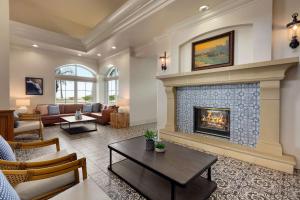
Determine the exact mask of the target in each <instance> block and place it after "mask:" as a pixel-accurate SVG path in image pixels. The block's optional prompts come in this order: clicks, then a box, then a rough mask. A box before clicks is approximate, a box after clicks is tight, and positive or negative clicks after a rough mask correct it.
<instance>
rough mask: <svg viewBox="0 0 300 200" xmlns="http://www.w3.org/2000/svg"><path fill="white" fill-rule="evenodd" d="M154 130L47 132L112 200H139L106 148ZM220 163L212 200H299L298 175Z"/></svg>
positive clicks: (222, 160)
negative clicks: (112, 168) (83, 163)
mask: <svg viewBox="0 0 300 200" xmlns="http://www.w3.org/2000/svg"><path fill="white" fill-rule="evenodd" d="M155 127H156V124H147V125H142V126H135V127H131V128H129V129H112V128H110V127H109V126H106V127H104V126H98V131H97V132H96V131H95V132H90V133H82V134H77V135H69V134H67V133H65V132H63V131H61V130H60V128H59V127H58V126H53V127H47V128H45V138H46V139H50V138H54V137H59V138H60V142H61V147H62V149H67V150H68V151H69V152H76V153H77V154H78V157H82V156H84V157H86V158H87V165H88V175H89V178H91V179H93V180H94V181H95V182H96V183H97V184H98V186H99V187H100V188H101V189H102V190H103V191H104V192H106V193H107V194H108V195H109V196H110V197H111V199H113V200H115V199H116V200H119V199H126V200H138V199H144V198H143V197H142V196H140V195H139V194H138V193H137V192H135V190H133V189H132V188H130V187H129V186H128V185H127V184H126V183H124V182H123V181H121V180H120V179H118V178H117V177H116V176H115V175H113V174H111V173H110V172H109V171H108V170H107V166H108V163H109V152H108V148H107V145H108V144H110V143H112V142H116V141H120V140H124V139H127V138H131V137H135V136H139V135H142V134H143V132H144V130H146V129H155ZM54 150H55V149H54V147H51V148H43V149H39V150H35V151H26V152H17V155H19V158H21V159H23V160H24V159H30V158H32V157H36V156H39V155H43V154H45V153H46V152H49V151H54ZM121 159H122V157H121V156H118V155H116V154H113V160H114V161H118V160H121ZM218 159H219V160H218V162H217V163H216V164H215V165H214V166H213V169H212V178H213V180H215V181H216V182H217V185H218V189H217V190H216V191H215V192H214V194H213V195H212V196H211V198H210V199H212V200H213V199H218V200H223V199H224V200H225V199H226V200H240V199H241V200H244V199H253V200H260V199H261V200H263V199H266V200H267V199H272V200H273V199H278V200H297V199H298V200H299V199H300V174H299V173H297V174H294V175H289V174H285V173H281V172H278V171H274V170H270V169H266V168H263V167H259V166H256V165H253V164H250V163H246V162H242V161H239V160H235V159H232V158H228V157H224V156H218Z"/></svg>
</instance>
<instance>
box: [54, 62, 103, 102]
mask: <svg viewBox="0 0 300 200" xmlns="http://www.w3.org/2000/svg"><path fill="white" fill-rule="evenodd" d="M55 74H56V75H55V79H56V80H55V84H56V98H55V102H56V103H62V104H68V103H70V104H72V103H90V102H94V101H96V82H97V79H96V75H95V73H94V72H92V71H91V70H89V69H88V68H87V67H85V66H83V65H79V64H68V65H63V66H61V67H59V68H57V69H56V70H55Z"/></svg>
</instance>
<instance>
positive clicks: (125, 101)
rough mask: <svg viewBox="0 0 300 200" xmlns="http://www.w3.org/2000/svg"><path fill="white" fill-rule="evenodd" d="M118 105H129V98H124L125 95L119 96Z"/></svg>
mask: <svg viewBox="0 0 300 200" xmlns="http://www.w3.org/2000/svg"><path fill="white" fill-rule="evenodd" d="M117 105H118V106H120V107H124V106H128V105H129V99H127V98H124V97H119V98H118V103H117Z"/></svg>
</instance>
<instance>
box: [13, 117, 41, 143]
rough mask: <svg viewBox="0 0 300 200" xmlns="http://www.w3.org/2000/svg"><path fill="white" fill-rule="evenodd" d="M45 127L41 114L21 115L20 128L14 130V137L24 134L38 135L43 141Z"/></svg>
mask: <svg viewBox="0 0 300 200" xmlns="http://www.w3.org/2000/svg"><path fill="white" fill-rule="evenodd" d="M43 132H44V125H43V123H42V121H41V117H40V115H39V114H21V115H20V117H19V126H18V127H17V128H14V136H15V137H16V136H18V135H23V134H37V135H38V136H39V139H41V140H43V139H44V136H43Z"/></svg>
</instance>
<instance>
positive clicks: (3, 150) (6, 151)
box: [0, 136, 16, 161]
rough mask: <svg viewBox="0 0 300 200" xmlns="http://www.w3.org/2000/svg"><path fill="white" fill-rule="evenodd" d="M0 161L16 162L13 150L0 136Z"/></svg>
mask: <svg viewBox="0 0 300 200" xmlns="http://www.w3.org/2000/svg"><path fill="white" fill-rule="evenodd" d="M0 159H1V160H8V161H16V156H15V154H14V152H13V150H12V149H11V147H10V146H9V144H8V143H7V142H6V140H5V139H4V138H3V137H2V136H0Z"/></svg>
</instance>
